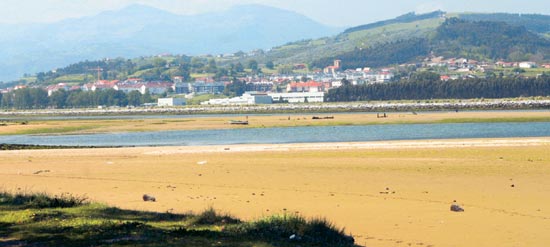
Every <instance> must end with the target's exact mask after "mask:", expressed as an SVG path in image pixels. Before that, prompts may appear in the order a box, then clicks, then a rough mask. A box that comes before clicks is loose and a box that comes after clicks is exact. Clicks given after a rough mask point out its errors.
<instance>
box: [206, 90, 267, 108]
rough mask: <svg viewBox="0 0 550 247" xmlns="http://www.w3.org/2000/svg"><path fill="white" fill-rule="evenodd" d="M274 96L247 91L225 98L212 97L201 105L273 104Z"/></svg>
mask: <svg viewBox="0 0 550 247" xmlns="http://www.w3.org/2000/svg"><path fill="white" fill-rule="evenodd" d="M272 103H273V100H272V98H271V97H270V96H269V95H267V94H265V93H255V92H246V93H244V94H243V96H239V97H235V98H225V99H211V100H209V101H206V102H202V103H201V105H259V104H272Z"/></svg>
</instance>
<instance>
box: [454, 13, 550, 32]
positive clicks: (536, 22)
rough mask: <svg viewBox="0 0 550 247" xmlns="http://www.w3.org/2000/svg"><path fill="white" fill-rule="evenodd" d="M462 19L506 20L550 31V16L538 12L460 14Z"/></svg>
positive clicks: (532, 29)
mask: <svg viewBox="0 0 550 247" xmlns="http://www.w3.org/2000/svg"><path fill="white" fill-rule="evenodd" d="M459 18H460V19H463V20H468V21H497V22H506V23H508V24H510V25H513V26H522V27H525V28H527V30H529V31H532V32H536V33H550V16H547V15H537V14H507V13H497V14H478V13H468V14H460V15H459Z"/></svg>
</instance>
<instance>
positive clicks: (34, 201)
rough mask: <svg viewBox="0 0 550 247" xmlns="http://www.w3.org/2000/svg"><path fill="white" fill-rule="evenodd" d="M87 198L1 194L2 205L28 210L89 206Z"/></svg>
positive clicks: (67, 195) (0, 201)
mask: <svg viewBox="0 0 550 247" xmlns="http://www.w3.org/2000/svg"><path fill="white" fill-rule="evenodd" d="M87 201H88V198H87V197H80V196H74V195H71V194H61V195H55V196H51V195H49V194H46V193H16V194H10V193H7V192H0V205H13V206H18V207H21V208H26V209H31V208H33V209H42V208H72V207H77V206H82V205H85V204H87V203H88V202H87Z"/></svg>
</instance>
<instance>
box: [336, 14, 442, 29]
mask: <svg viewBox="0 0 550 247" xmlns="http://www.w3.org/2000/svg"><path fill="white" fill-rule="evenodd" d="M444 14H445V12H443V11H434V12H431V13H426V14H420V15H417V14H415V13H414V12H411V13H407V14H404V15H402V16H398V17H396V18H394V19H390V20H385V21H379V22H375V23H370V24H366V25H361V26H357V27H352V28H348V29H346V30H345V31H344V33H353V32H358V31H362V30H368V29H373V28H377V27H382V26H386V25H390V24H396V23H411V22H415V21H422V20H427V19H433V18H439V17H441V16H443V15H444Z"/></svg>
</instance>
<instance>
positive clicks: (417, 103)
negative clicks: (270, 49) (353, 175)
mask: <svg viewBox="0 0 550 247" xmlns="http://www.w3.org/2000/svg"><path fill="white" fill-rule="evenodd" d="M547 109H550V98H548V97H531V98H508V99H483V98H482V99H468V100H460V99H431V100H397V101H363V102H341V103H303V104H274V105H227V106H184V107H135V108H125V107H111V108H102V109H97V108H87V109H85V108H83V109H37V110H3V111H0V124H1V121H2V117H4V118H6V119H5V120H4V121H11V120H10V118H12V117H21V118H25V117H32V116H117V115H120V116H123V115H196V114H285V113H341V112H415V111H468V110H547Z"/></svg>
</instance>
